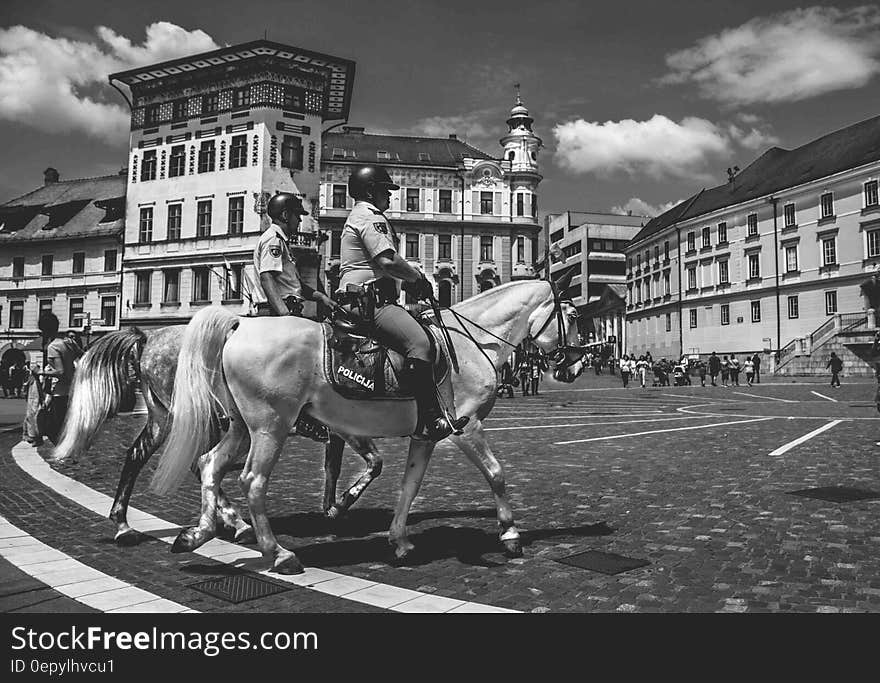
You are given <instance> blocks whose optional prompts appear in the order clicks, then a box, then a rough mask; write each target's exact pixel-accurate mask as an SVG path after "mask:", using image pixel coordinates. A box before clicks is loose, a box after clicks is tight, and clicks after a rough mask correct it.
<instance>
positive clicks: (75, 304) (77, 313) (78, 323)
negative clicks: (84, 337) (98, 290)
mask: <svg viewBox="0 0 880 683" xmlns="http://www.w3.org/2000/svg"><path fill="white" fill-rule="evenodd" d="M69 301H70V317H69V320H68V327H82V326H83V325H85V320H84V319H83V301H84V299H81V298H79V297H77V298H75V299H70V300H69Z"/></svg>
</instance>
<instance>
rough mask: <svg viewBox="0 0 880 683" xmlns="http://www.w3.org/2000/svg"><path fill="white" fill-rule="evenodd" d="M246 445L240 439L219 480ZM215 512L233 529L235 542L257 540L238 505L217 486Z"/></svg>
mask: <svg viewBox="0 0 880 683" xmlns="http://www.w3.org/2000/svg"><path fill="white" fill-rule="evenodd" d="M248 445H249V441H247V440H242V442H241V445H240V446H239V450H238V452H237V453H235V454H234V455H233V457H232V458H230V460H229V466H228V467H226V468H225V470H224V472H223V473H222V474H221V475H220V479H221V480H222V479H223V477H224V476H226V474H227V473H228V472H229V471H230V470H232V469H234V466H235V462H236V461H237V460H238V459H239V458H240V457H241V456H242V455H244V454H246V453H247V447H248ZM217 514H218V515H219V516H220V520H221V521H222V523H223V525H224V526H226V527H227V528H230V529H233V530H234V531H235V538H234V541H235V542H236V543H239V544H242V545H250V544H252V543H256V542H257V535H256V534H255V533H254V528H253V527H252V526H251V525H250V524H248V523H247V522H245V521H244V519H243V518H242V516H241V512H239V510H238V506H236V505H235V504H234V503H233V502H232V501H231V500H229V498H228V497H227V496H226V494H225V493H223V488H222V487H218V488H217Z"/></svg>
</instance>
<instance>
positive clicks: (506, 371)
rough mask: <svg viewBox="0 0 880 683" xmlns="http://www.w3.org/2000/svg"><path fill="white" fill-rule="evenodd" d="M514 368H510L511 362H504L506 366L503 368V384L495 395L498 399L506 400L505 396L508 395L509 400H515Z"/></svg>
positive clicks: (501, 374) (501, 377)
mask: <svg viewBox="0 0 880 683" xmlns="http://www.w3.org/2000/svg"><path fill="white" fill-rule="evenodd" d="M513 377H514V375H513V368H512V367H510V361H509V360H506V361H504V364H503V365H502V366H501V372H500V379H501V384H500V385H499V387H498V390H497V391H496V392H495V395H496V396H498V398H504V394H505V393H506V394H507V397H508V398H513Z"/></svg>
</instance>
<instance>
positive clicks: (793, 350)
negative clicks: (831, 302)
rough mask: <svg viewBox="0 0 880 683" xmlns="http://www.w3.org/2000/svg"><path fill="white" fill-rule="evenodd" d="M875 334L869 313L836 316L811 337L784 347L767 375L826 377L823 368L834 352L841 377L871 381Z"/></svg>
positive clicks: (873, 318)
mask: <svg viewBox="0 0 880 683" xmlns="http://www.w3.org/2000/svg"><path fill="white" fill-rule="evenodd" d="M876 332H877V322H876V318H875V315H874V311H873V310H868V311H866V312H858V313H836V314H834V315H833V316H832V317H831V318H829V319H828V321H827V322H825V323H824V324H823V325H821V326H820V327H818V328H817V329H816V330H814V331H813V333H812V334H810V335H807V336H805V337H798V338H796V339H793V340H792V341H790V342H789V343H788V344H786V345H785V346H784V347H783V348H782V349H781V350H780V352H779V361H778V362H777V363H776V365H775V367H774V368H772V369H771V372H772V373H773V374H774V375H779V376H817V375H821V376H830V374H831V371H830V370H829V369H828V368H827V365H828V361H829V360H830V358H831V353H832V352H834V353H836V354H837V356H838V357H839V358H840V359H841V360H842V361H843V371H842V372H841V374H842V375H843V376H844V377H874V363H876V362H877V361H880V358H878V357H877V356H876V354H875V353H874V351H873V345H874V335H875V334H876Z"/></svg>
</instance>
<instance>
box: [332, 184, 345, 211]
mask: <svg viewBox="0 0 880 683" xmlns="http://www.w3.org/2000/svg"><path fill="white" fill-rule="evenodd" d="M347 196H348V191H347V190H346V187H345V185H334V186H333V199H332V202H333V203H332V207H333V208H334V209H344V208H345V201H346V197H347Z"/></svg>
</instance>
